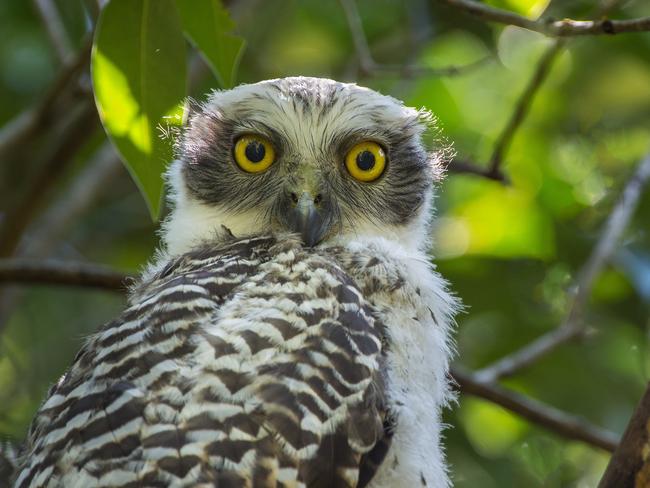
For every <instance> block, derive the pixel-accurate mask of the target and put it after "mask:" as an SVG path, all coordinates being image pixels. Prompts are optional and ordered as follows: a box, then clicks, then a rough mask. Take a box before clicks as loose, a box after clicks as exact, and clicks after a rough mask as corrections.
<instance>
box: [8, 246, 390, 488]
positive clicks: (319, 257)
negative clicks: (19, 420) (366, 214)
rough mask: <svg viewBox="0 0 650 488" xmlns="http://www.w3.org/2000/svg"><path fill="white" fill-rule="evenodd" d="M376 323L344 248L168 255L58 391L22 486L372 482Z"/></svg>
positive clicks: (37, 425) (378, 440)
mask: <svg viewBox="0 0 650 488" xmlns="http://www.w3.org/2000/svg"><path fill="white" fill-rule="evenodd" d="M366 264H367V265H368V266H372V265H373V264H376V263H372V262H368V263H366ZM355 265H356V266H357V267H358V266H360V264H359V263H358V262H357V263H356V264H355ZM383 327H384V326H383V324H382V321H381V319H380V315H379V314H378V313H377V310H376V309H375V308H374V307H373V305H372V304H371V303H369V302H368V301H367V299H366V298H364V295H363V293H362V291H361V289H360V286H358V284H357V283H356V282H355V281H354V280H353V278H351V277H350V276H349V275H348V274H347V273H346V272H345V271H344V269H343V268H342V266H341V265H340V263H339V262H338V261H337V259H336V251H335V250H331V249H330V250H328V251H314V250H305V249H303V248H302V247H301V246H300V244H299V242H298V241H296V240H294V239H292V238H282V239H279V238H275V237H272V236H265V237H256V238H248V239H239V240H237V239H232V240H229V241H220V242H217V243H212V244H205V245H202V246H201V247H199V248H197V249H195V250H193V251H192V252H190V253H188V254H184V255H181V256H177V257H174V258H170V259H169V260H168V262H167V263H165V265H164V266H161V267H160V268H158V271H157V272H155V273H153V274H151V275H150V276H148V277H147V278H145V279H144V280H143V281H142V282H141V283H140V284H138V285H137V286H136V287H135V288H134V291H133V294H132V296H131V299H130V306H129V307H128V308H127V309H126V310H125V311H124V313H123V314H122V315H121V316H120V317H119V318H118V319H117V320H115V321H113V322H111V323H109V324H107V325H105V326H104V327H103V328H102V329H101V330H100V331H99V332H98V333H97V334H95V335H93V336H92V337H91V338H90V339H89V340H88V341H87V343H86V344H85V346H84V347H83V348H82V350H81V351H80V352H79V354H78V355H77V357H76V358H75V360H74V362H73V364H72V366H71V367H70V369H69V370H68V372H67V373H66V374H65V375H64V376H63V377H62V378H61V379H60V381H58V383H57V384H56V385H54V386H53V387H52V389H51V391H50V393H49V396H48V398H47V400H46V401H45V403H44V404H43V405H42V406H41V408H40V410H39V412H38V414H37V417H36V419H35V420H34V423H33V425H32V427H31V429H30V433H29V437H28V441H27V445H26V448H25V450H24V452H23V457H22V465H21V468H20V470H19V473H18V476H17V478H16V482H15V484H16V486H17V487H21V488H22V487H28V486H29V487H45V486H47V487H59V486H60V487H63V486H64V487H66V488H68V487H84V488H90V487H109V486H113V487H114V486H120V487H136V486H160V487H162V486H173V487H184V486H218V487H275V486H278V487H298V486H308V487H353V486H357V485H359V486H363V485H365V484H367V483H368V482H369V481H370V480H371V478H372V476H373V473H374V471H375V470H376V469H377V467H378V466H379V465H380V464H381V461H382V459H383V458H384V456H385V454H386V452H387V450H388V448H389V447H388V446H389V441H390V435H391V429H392V424H391V422H392V418H391V416H390V415H389V414H387V411H386V405H385V393H386V391H385V390H386V386H385V384H386V382H385V380H386V378H385V374H384V367H383V362H384V352H383V348H384V345H382V341H383V334H384V332H383V330H384V329H383Z"/></svg>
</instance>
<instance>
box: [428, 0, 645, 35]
mask: <svg viewBox="0 0 650 488" xmlns="http://www.w3.org/2000/svg"><path fill="white" fill-rule="evenodd" d="M437 1H438V2H442V3H446V4H448V5H451V6H453V7H456V8H458V9H461V10H463V11H465V12H467V13H469V14H472V15H474V16H476V17H478V18H480V19H483V20H487V21H489V22H498V23H500V24H507V25H515V26H518V27H523V28H524V29H528V30H532V31H535V32H540V33H541V34H544V35H547V36H551V37H568V36H581V35H587V34H590V35H599V34H620V33H624V32H646V31H650V17H642V18H638V19H628V20H610V19H600V20H573V19H563V20H555V21H554V20H551V19H540V20H531V19H528V18H526V17H523V16H521V15H519V14H516V13H514V12H510V11H508V10H503V9H500V8H496V7H491V6H489V5H486V4H485V3H479V2H475V1H473V0H437Z"/></svg>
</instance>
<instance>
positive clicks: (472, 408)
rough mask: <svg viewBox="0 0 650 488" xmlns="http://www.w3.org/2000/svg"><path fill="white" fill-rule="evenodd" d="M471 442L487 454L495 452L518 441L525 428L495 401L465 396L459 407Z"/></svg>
mask: <svg viewBox="0 0 650 488" xmlns="http://www.w3.org/2000/svg"><path fill="white" fill-rule="evenodd" d="M460 417H461V422H462V424H463V427H464V429H465V432H466V433H467V437H468V438H469V440H470V442H471V443H472V445H473V446H474V447H475V448H476V449H477V450H478V451H480V452H481V453H482V454H484V455H486V456H496V455H499V454H502V453H503V452H504V451H505V450H507V449H508V448H509V447H511V446H512V445H513V444H514V443H515V442H517V441H518V440H519V439H520V438H521V437H522V435H523V434H524V433H525V432H526V430H527V429H528V427H527V425H526V423H525V422H524V421H523V420H521V419H520V418H519V417H517V416H515V415H514V414H512V413H510V412H508V411H507V410H504V409H503V408H501V407H498V406H496V405H493V404H490V403H487V402H484V401H480V400H474V399H473V398H468V399H465V400H464V401H463V405H462V410H461V411H460Z"/></svg>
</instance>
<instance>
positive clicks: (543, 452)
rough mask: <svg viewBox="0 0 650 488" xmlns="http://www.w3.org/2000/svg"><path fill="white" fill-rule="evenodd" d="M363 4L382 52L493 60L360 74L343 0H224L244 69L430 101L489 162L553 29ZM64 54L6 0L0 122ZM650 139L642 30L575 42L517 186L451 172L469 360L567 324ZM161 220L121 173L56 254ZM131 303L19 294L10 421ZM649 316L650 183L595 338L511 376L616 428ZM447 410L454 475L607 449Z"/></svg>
mask: <svg viewBox="0 0 650 488" xmlns="http://www.w3.org/2000/svg"><path fill="white" fill-rule="evenodd" d="M88 3H89V2H86V3H83V2H80V3H77V2H65V1H63V0H59V1H57V2H56V4H57V5H58V7H59V9H60V11H61V15H62V17H63V21H64V25H65V27H66V29H67V32H68V34H69V36H70V38H71V39H72V40H73V44H74V45H75V46H76V47H79V46H80V45H81V44H82V40H81V39H82V37H83V34H84V32H85V31H86V30H87V29H88V25H90V24H92V22H93V21H92V15H90V14H89V13H88V12H87V11H86V10H85V9H86V7H87V4H88ZM489 3H490V4H492V5H495V6H499V7H502V8H508V9H511V10H513V11H517V12H519V13H521V14H522V15H526V16H529V17H531V18H536V17H538V16H539V15H540V14H541V13H542V12H544V15H547V16H552V17H555V18H563V17H574V18H581V17H582V18H584V17H588V16H589V13H590V12H591V11H593V8H594V3H595V2H593V1H588V0H572V1H570V2H559V1H556V2H549V1H548V0H547V1H542V0H535V1H534V0H491V1H490V2H489ZM620 5H621V6H620V7H619V8H618V9H617V10H614V11H613V12H612V17H613V18H633V17H641V16H647V15H650V11H649V8H648V6H647V2H645V1H643V0H636V1H633V0H630V1H626V2H622V3H620ZM358 7H359V10H360V13H361V16H362V19H363V24H364V29H365V31H366V35H367V37H368V40H369V43H370V46H371V50H372V52H373V55H374V57H375V59H376V60H377V61H378V62H381V63H386V64H392V65H394V64H404V63H417V64H419V65H424V66H430V67H444V66H448V65H450V64H453V65H463V64H466V63H470V62H472V61H475V60H477V59H480V58H482V57H484V56H486V55H491V56H492V60H491V61H490V62H488V63H484V64H482V65H481V66H480V67H478V68H476V69H473V70H471V71H467V72H464V73H463V74H462V75H459V76H453V77H434V76H416V77H406V76H402V75H398V74H396V75H395V76H384V77H371V76H367V75H362V74H360V71H359V69H358V60H357V58H356V56H355V53H354V48H353V44H352V40H351V36H350V32H349V30H348V27H347V24H346V21H345V17H344V16H343V13H342V10H341V8H340V6H339V5H338V3H337V2H322V1H319V0H308V1H300V2H298V1H295V0H294V1H291V0H265V1H261V0H239V1H234V0H233V1H232V2H230V7H229V8H230V11H231V13H232V17H233V19H234V20H235V22H236V25H237V32H238V33H239V34H240V35H241V36H242V37H243V38H244V39H246V42H247V45H248V47H247V49H246V51H245V53H244V55H243V57H242V59H241V64H240V70H239V75H238V80H239V81H241V82H254V81H258V80H261V79H266V78H273V77H280V76H287V75H313V76H325V77H331V78H336V79H339V80H351V81H356V82H358V83H360V84H363V85H367V86H369V87H371V88H374V89H377V90H380V91H381V92H383V93H387V94H391V95H393V96H396V97H398V98H401V99H403V100H405V102H406V103H407V104H409V105H414V106H418V107H420V106H425V107H427V108H429V109H430V110H432V111H433V112H434V113H435V114H436V116H437V117H438V119H439V122H440V125H441V127H442V130H443V135H444V138H445V139H446V140H447V141H449V142H453V144H454V148H455V151H456V152H457V153H458V154H459V155H460V156H462V157H463V158H467V159H471V160H473V161H476V162H477V163H479V164H482V163H486V162H487V161H488V160H489V157H490V155H491V151H492V149H493V146H494V143H495V140H496V139H497V138H498V136H499V134H500V131H501V129H502V128H503V126H504V124H505V123H506V121H507V119H508V118H509V116H510V114H511V113H512V109H513V105H514V103H515V102H516V100H517V97H518V95H519V94H520V93H521V91H522V90H523V87H524V86H525V84H526V83H527V81H528V79H529V78H530V75H531V73H532V72H533V70H534V69H535V66H536V63H537V60H538V59H539V57H540V55H541V53H542V52H543V51H544V48H545V46H547V45H548V44H549V42H550V41H549V40H548V39H546V38H544V37H543V36H541V35H539V34H536V33H532V32H528V31H525V30H522V29H519V28H514V27H504V26H496V25H489V24H486V23H484V22H481V21H479V20H477V19H475V18H472V17H469V16H467V15H464V14H461V13H459V12H457V11H455V10H453V9H451V8H448V7H438V6H437V4H436V3H435V2H429V1H426V0H404V1H402V2H394V1H389V0H360V1H359V2H358ZM544 9H546V10H544ZM188 49H189V47H188ZM190 57H191V56H190ZM57 65H58V63H57V60H56V57H55V56H54V52H53V50H52V48H51V46H50V45H49V43H48V39H47V36H46V35H45V33H44V30H43V28H42V26H41V24H40V22H39V19H38V16H37V15H36V13H35V12H34V10H33V7H32V3H31V2H24V1H21V0H5V1H3V2H0V101H1V103H0V123H4V122H6V121H8V120H10V119H11V118H12V117H14V116H16V115H17V114H19V113H20V112H21V111H22V110H24V109H25V108H26V107H28V106H30V105H31V104H32V103H34V102H35V101H37V100H38V99H39V98H40V97H41V96H42V94H43V92H44V90H45V89H46V87H47V86H48V84H49V83H50V82H51V80H52V79H53V78H54V77H55V74H56V72H57ZM198 66H199V72H200V73H202V76H199V77H196V80H197V81H195V82H193V83H191V84H190V90H191V94H192V95H193V96H195V97H197V98H199V99H201V98H203V96H204V94H205V93H206V92H207V91H208V90H210V89H213V88H215V87H218V86H219V81H218V80H217V79H216V78H215V77H214V75H212V74H211V73H210V70H209V69H207V67H205V65H201V63H200V62H199V63H198ZM201 67H202V69H201ZM103 139H104V137H103V135H102V134H100V133H99V132H98V133H97V135H96V136H95V137H93V138H91V139H90V140H89V142H88V143H87V144H86V147H84V148H83V150H82V156H83V157H79V161H78V162H76V163H75V164H74V165H72V166H71V167H70V169H69V170H68V171H67V172H66V173H65V175H64V177H63V178H61V181H58V182H57V183H56V185H57V186H56V191H55V192H53V195H52V199H58V198H64V197H65V195H66V189H67V188H68V186H67V185H69V183H70V182H71V181H73V180H74V178H75V176H76V175H77V174H78V173H79V172H80V171H82V170H83V168H84V161H85V157H87V156H88V155H89V154H91V153H92V152H93V151H94V150H95V149H96V148H97V147H99V145H100V144H101V143H102V142H103ZM649 150H650V35H649V34H647V33H643V34H624V35H620V36H606V37H584V38H579V39H573V40H571V41H570V42H569V44H568V48H567V49H566V50H565V51H564V52H563V53H562V54H561V56H559V58H558V59H557V60H556V62H555V63H554V65H553V68H552V71H551V73H550V76H549V78H548V79H547V81H546V82H545V83H544V84H543V86H542V87H541V89H540V90H539V92H538V93H537V96H536V98H535V100H534V103H533V105H532V109H531V111H530V113H529V115H528V117H527V118H526V120H525V121H524V123H523V125H522V126H521V128H520V130H519V131H518V132H517V134H516V136H515V138H514V140H513V143H512V145H511V147H510V148H509V150H508V151H507V153H506V156H505V162H504V170H505V172H506V173H507V175H508V176H509V178H510V181H511V184H510V185H507V186H503V185H501V184H499V183H497V182H493V181H490V180H487V179H482V178H480V177H476V176H471V175H454V174H452V175H449V177H448V178H447V179H446V180H445V181H444V182H443V183H442V184H441V185H440V187H439V191H438V193H439V196H438V199H437V203H438V214H439V216H440V217H439V219H438V220H437V224H436V226H435V229H434V235H433V237H434V240H435V242H436V247H435V254H436V256H437V259H436V262H437V265H438V267H439V269H440V271H441V272H442V273H443V274H444V275H445V276H446V277H447V278H448V279H449V280H450V281H451V282H452V283H453V288H454V290H455V291H456V293H457V294H458V295H459V296H460V297H462V299H463V301H464V302H465V304H466V306H467V309H466V312H465V313H464V314H462V315H461V316H460V317H459V319H458V323H459V327H458V333H457V344H458V353H459V354H458V356H459V357H458V361H459V362H461V363H462V364H464V365H466V366H468V367H471V368H480V367H482V366H485V365H487V364H489V363H490V362H491V361H493V360H495V359H498V358H499V357H501V356H502V355H504V354H507V353H508V352H511V351H513V350H515V349H516V348H518V347H520V346H522V345H524V344H526V343H527V342H529V341H531V340H532V339H534V338H535V337H537V336H539V335H540V334H542V333H544V332H546V331H548V330H551V329H552V328H554V327H556V326H557V325H558V324H559V323H560V322H561V321H562V319H563V317H564V316H565V314H566V313H567V307H568V302H569V300H568V296H567V293H568V286H569V285H570V284H571V283H572V281H573V280H574V279H575V275H576V273H577V272H578V270H579V269H580V266H581V265H582V263H584V261H585V260H586V259H587V256H588V255H589V253H590V251H591V249H592V247H593V245H594V243H595V242H596V239H597V238H598V235H599V230H600V228H601V226H602V224H603V222H604V220H605V219H606V218H607V216H608V214H609V212H610V211H611V209H612V206H613V204H614V202H615V201H616V198H617V196H618V195H619V192H620V190H621V189H622V187H623V186H624V184H625V182H626V181H627V179H628V178H629V176H630V175H631V173H632V171H633V170H634V166H635V164H636V163H637V162H638V161H639V159H640V158H641V157H642V156H643V155H644V154H645V153H646V152H648V151H649ZM37 163H38V161H36V162H29V161H26V162H25V164H24V165H23V166H22V167H20V168H16V167H11V168H9V167H5V166H4V165H3V164H2V163H1V162H0V188H1V189H2V191H0V212H2V211H4V209H6V208H8V206H9V205H11V204H12V203H13V202H14V201H16V199H17V198H18V195H19V194H20V190H21V189H22V188H24V187H25V185H28V184H29V177H30V175H32V174H34V170H35V168H34V167H33V166H34V165H35V164H37ZM30 165H31V166H30ZM155 232H156V227H155V226H154V225H153V224H152V223H151V221H150V219H149V215H148V211H147V208H146V206H145V204H144V203H143V200H142V199H141V197H140V196H139V195H138V190H137V188H136V186H135V185H134V183H133V181H132V180H131V179H130V177H129V175H128V174H127V172H126V171H124V172H123V173H122V174H121V175H119V176H118V177H117V178H116V179H115V180H114V181H111V182H110V184H107V185H106V187H105V188H103V189H102V191H101V194H100V195H97V198H96V202H95V203H94V205H93V206H92V208H90V209H89V210H88V211H87V212H86V213H85V214H84V216H83V218H81V219H79V220H78V221H77V222H76V223H75V225H74V226H73V227H71V228H70V229H68V231H67V232H66V237H65V240H64V241H62V242H60V243H58V245H57V246H56V247H55V249H54V250H53V251H52V255H53V256H55V257H63V258H73V259H82V260H88V261H91V262H101V263H105V264H108V265H112V266H114V267H116V268H118V269H121V270H125V271H130V272H136V271H137V270H139V269H140V268H141V266H142V265H143V264H144V263H146V262H147V260H148V259H149V257H150V256H151V255H152V253H153V251H154V249H155V247H156V245H157V236H156V233H155ZM123 304H124V302H123V299H122V298H120V297H118V296H114V295H111V294H107V293H101V292H92V291H86V290H75V289H61V288H55V287H33V288H31V287H26V288H21V289H20V290H18V294H17V295H16V297H15V303H14V307H13V313H12V314H11V315H10V318H9V322H8V324H7V327H6V328H5V330H4V332H3V333H2V336H1V337H0V436H2V437H4V436H8V437H11V438H14V439H20V438H21V437H22V436H23V435H24V433H25V431H26V428H27V426H28V423H29V421H30V418H31V416H32V415H33V413H34V412H35V410H36V409H37V407H38V405H39V402H40V401H41V399H42V397H43V395H44V394H45V392H46V390H47V388H48V386H49V385H50V384H51V383H52V382H54V381H56V379H57V377H58V376H59V375H60V374H61V373H62V372H63V371H64V369H65V368H66V366H67V364H69V362H70V360H71V358H72V357H73V356H74V354H75V351H76V350H77V349H78V348H79V346H80V344H81V342H82V340H83V337H84V336H85V335H87V334H89V333H91V332H92V331H93V330H94V329H96V328H97V327H98V326H99V325H100V324H101V323H102V322H104V321H106V320H109V319H110V318H111V317H112V316H114V315H115V314H116V313H118V311H119V310H120V308H121V307H122V306H123ZM649 315H650V192H646V193H645V195H644V196H643V198H642V200H641V203H640V206H639V208H638V210H637V212H636V214H635V216H634V219H633V221H632V223H631V225H630V227H629V228H628V230H627V231H626V233H625V237H624V242H623V245H622V246H621V248H620V250H619V251H618V252H617V254H616V256H615V259H614V260H613V262H612V264H611V265H610V266H608V268H607V269H606V271H605V272H604V273H603V274H602V275H601V276H600V277H599V278H598V280H597V282H596V283H595V287H594V291H593V293H592V296H591V297H590V301H589V304H588V310H587V320H588V325H589V327H590V328H591V329H593V334H591V335H590V336H589V338H587V339H586V340H583V341H581V342H579V343H572V344H569V345H566V346H563V347H562V348H559V349H558V350H556V351H554V352H553V353H552V354H550V355H549V356H547V357H545V358H543V359H542V360H540V361H539V362H537V363H536V364H535V365H533V366H532V367H530V368H528V369H526V370H524V371H522V372H521V373H519V374H517V375H516V376H515V377H513V378H511V379H509V380H507V382H506V383H507V385H508V386H509V387H511V388H514V389H516V390H518V391H520V392H522V393H525V394H528V395H531V396H533V397H535V398H539V399H541V400H543V401H545V402H548V403H550V404H553V405H555V406H557V407H559V408H562V409H565V410H567V411H569V412H572V413H576V414H579V415H582V416H584V417H586V418H587V419H589V420H590V421H592V422H593V423H595V424H598V425H601V426H603V427H605V428H608V429H610V430H613V431H616V432H619V433H620V432H622V430H623V429H624V427H625V425H626V423H627V420H628V418H629V416H630V414H631V412H632V409H633V407H634V405H635V403H636V401H637V400H638V399H639V398H640V396H641V393H642V391H643V389H644V386H645V384H646V382H647V381H648V379H649V373H650V356H649V354H648V333H649V330H650V329H649V327H650V318H649ZM445 420H446V422H448V423H449V424H450V426H451V427H450V429H448V430H447V434H446V445H447V452H448V454H449V460H450V463H451V470H452V472H453V476H454V478H455V480H456V486H458V487H475V486H480V487H500V486H527V487H535V486H544V487H556V486H558V487H559V486H575V487H587V486H595V484H596V483H597V480H598V479H599V477H600V475H601V474H602V472H603V470H604V468H605V465H606V463H607V459H608V455H607V453H605V452H603V451H600V450H598V449H595V448H592V447H590V446H587V445H584V444H581V443H577V442H571V441H566V440H565V439H563V438H561V437H558V436H556V435H554V434H551V433H548V432H547V431H545V430H544V429H543V428H541V427H538V426H536V425H531V424H529V423H528V422H526V421H524V420H522V419H520V418H518V417H517V416H515V415H513V414H511V413H509V412H506V411H504V410H502V409H501V408H499V407H496V406H494V405H492V404H489V403H486V402H484V401H483V400H480V399H476V398H470V397H461V398H460V402H459V405H458V407H457V408H454V409H453V410H451V411H448V412H446V418H445Z"/></svg>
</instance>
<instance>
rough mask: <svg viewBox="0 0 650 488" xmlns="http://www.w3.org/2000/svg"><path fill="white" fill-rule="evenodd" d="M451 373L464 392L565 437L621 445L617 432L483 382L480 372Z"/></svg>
mask: <svg viewBox="0 0 650 488" xmlns="http://www.w3.org/2000/svg"><path fill="white" fill-rule="evenodd" d="M451 374H452V376H453V378H454V380H455V381H456V382H457V383H458V385H459V386H460V390H461V391H462V392H463V393H466V394H469V395H474V396H477V397H480V398H483V399H485V400H488V401H490V402H492V403H495V404H497V405H499V406H501V407H503V408H505V409H507V410H510V411H511V412H514V413H516V414H518V415H520V416H522V417H524V418H525V419H527V420H529V421H530V422H532V423H535V424H537V425H540V426H542V427H545V428H546V429H549V430H551V431H553V432H555V433H556V434H559V435H561V436H563V437H566V438H568V439H575V440H578V441H582V442H586V443H588V444H591V445H593V446H596V447H600V448H601V449H605V450H606V451H610V452H611V451H614V450H615V449H616V446H617V445H618V437H617V436H616V434H614V433H612V432H609V431H607V430H604V429H602V428H600V427H597V426H595V425H592V424H590V423H589V422H587V421H586V420H585V419H583V418H581V417H578V416H575V415H571V414H569V413H566V412H564V411H562V410H559V409H557V408H555V407H552V406H550V405H546V404H544V403H542V402H540V401H538V400H534V399H532V398H530V397H527V396H525V395H522V394H520V393H517V392H515V391H512V390H509V389H507V388H504V387H502V386H500V385H497V384H494V383H491V382H485V381H482V380H481V379H480V378H479V377H478V376H477V375H476V374H472V373H469V372H467V371H463V370H460V369H453V370H452V373H451Z"/></svg>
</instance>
